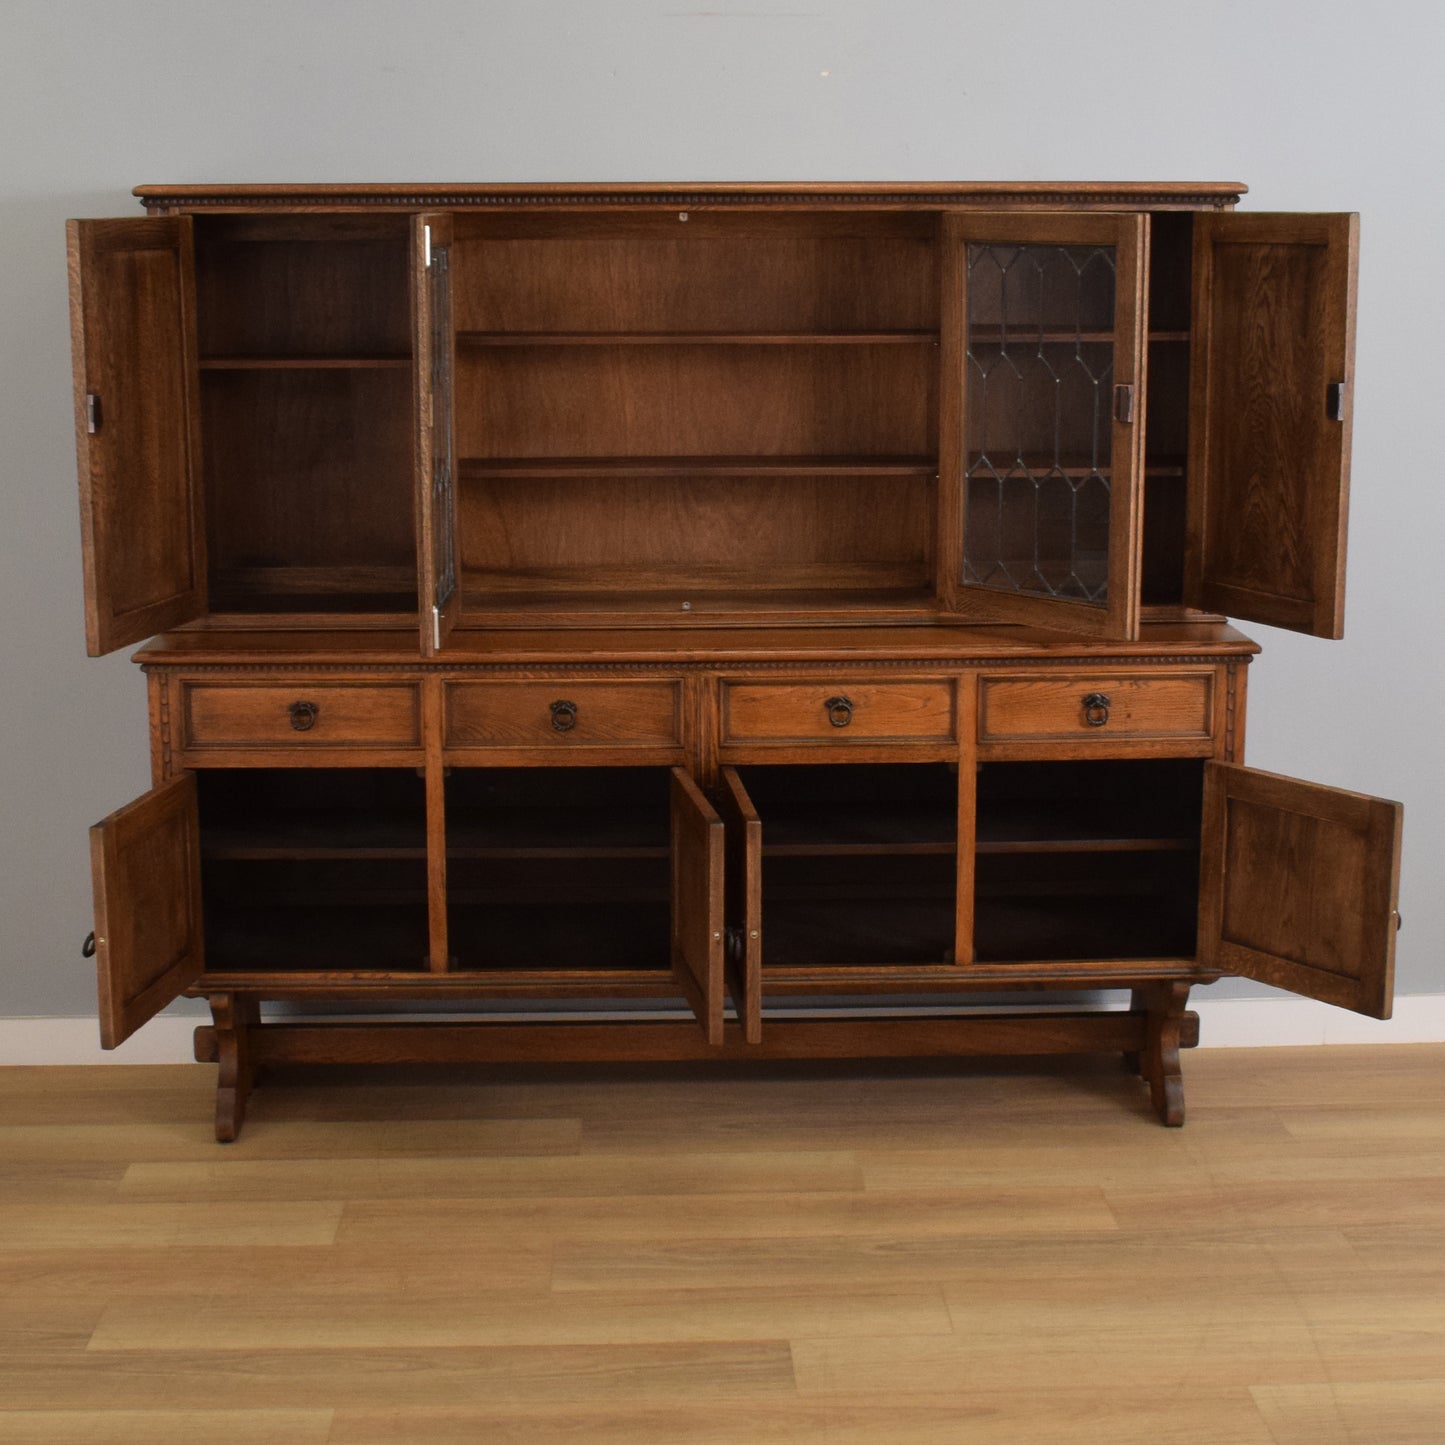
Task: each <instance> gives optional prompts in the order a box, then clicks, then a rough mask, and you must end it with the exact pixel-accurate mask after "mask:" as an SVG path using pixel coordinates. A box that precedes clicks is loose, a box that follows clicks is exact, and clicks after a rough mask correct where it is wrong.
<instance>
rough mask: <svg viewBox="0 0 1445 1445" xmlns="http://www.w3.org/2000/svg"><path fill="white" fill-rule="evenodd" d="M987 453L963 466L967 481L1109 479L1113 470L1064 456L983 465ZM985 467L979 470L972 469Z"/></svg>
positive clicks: (1027, 456)
mask: <svg viewBox="0 0 1445 1445" xmlns="http://www.w3.org/2000/svg"><path fill="white" fill-rule="evenodd" d="M987 456H988V453H987V452H982V451H981V452H974V453H972V454H971V455H970V457H969V458H968V461H967V463H966V467H965V473H964V479H965V480H966V481H970V482H972V481H979V480H982V481H995V480H999V479H1002V480H1003V481H1005V482H1029V483H1033V482H1035V481H1037V480H1038V478H1039V477H1040V476H1041V475H1042V476H1055V477H1094V476H1098V477H1110V476H1112V475H1113V471H1114V469H1113V468H1112V467H1109V466H1101V467H1096V466H1091V465H1090V464H1089V462H1088V460H1087V459H1086V458H1084V457H1064V458H1063V459H1061V460H1055V459H1054V458H1053V457H1047V456H1044V455H1042V454H1041V453H1029V452H1025V453H1024V454H1023V455H1022V456H1019V455H1015V456H1013V457H1000V458H999V459H998V461H997V462H992V461H990V462H988V463H985V462H984V458H985V457H987ZM977 467H984V470H982V471H975V470H974V468H977Z"/></svg>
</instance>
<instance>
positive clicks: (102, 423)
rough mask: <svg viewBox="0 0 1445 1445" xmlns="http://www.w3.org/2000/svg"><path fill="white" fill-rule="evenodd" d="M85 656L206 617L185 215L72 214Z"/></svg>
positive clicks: (191, 278)
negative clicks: (98, 217)
mask: <svg viewBox="0 0 1445 1445" xmlns="http://www.w3.org/2000/svg"><path fill="white" fill-rule="evenodd" d="M66 240H67V243H68V249H69V261H70V337H71V356H72V364H73V367H74V372H75V435H76V451H77V454H78V461H79V470H80V527H81V542H82V548H83V560H84V568H85V642H86V648H87V650H88V651H89V653H90V655H91V656H92V657H97V656H99V655H100V654H101V653H104V652H113V651H114V650H115V649H116V648H117V647H125V646H126V645H127V644H129V643H132V642H141V641H143V640H144V639H145V638H147V637H150V636H152V635H154V634H155V633H157V632H163V631H165V629H166V628H168V627H178V626H179V625H180V624H181V623H183V622H190V621H192V620H194V619H195V618H197V617H199V616H201V614H202V613H203V612H204V611H205V606H206V567H205V524H204V520H203V518H202V514H201V500H200V481H201V460H200V441H199V435H200V372H199V370H198V364H197V360H196V324H195V290H196V287H195V255H194V249H193V246H192V240H191V221H190V217H189V216H150V217H146V218H145V219H142V220H125V221H69V222H67V223H66Z"/></svg>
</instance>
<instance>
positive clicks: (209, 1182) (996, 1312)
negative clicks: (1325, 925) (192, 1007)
mask: <svg viewBox="0 0 1445 1445" xmlns="http://www.w3.org/2000/svg"><path fill="white" fill-rule="evenodd" d="M1441 1062H1442V1060H1441V1049H1440V1047H1439V1046H1435V1045H1420V1046H1410V1047H1391V1048H1387V1047H1374V1048H1354V1049H1342V1048H1331V1049H1280V1050H1259V1049H1252V1050H1222V1051H1213V1052H1205V1053H1203V1054H1201V1055H1199V1056H1198V1057H1197V1058H1196V1060H1195V1064H1194V1073H1195V1078H1194V1082H1193V1095H1194V1097H1193V1100H1192V1108H1193V1113H1194V1118H1193V1121H1192V1125H1191V1128H1190V1130H1189V1131H1187V1132H1186V1133H1184V1134H1173V1133H1168V1132H1166V1131H1163V1130H1150V1129H1140V1128H1139V1126H1138V1117H1137V1116H1138V1114H1139V1113H1141V1112H1143V1111H1145V1110H1147V1108H1148V1104H1147V1100H1146V1097H1145V1095H1144V1093H1143V1091H1142V1090H1141V1089H1140V1087H1139V1084H1138V1081H1137V1080H1136V1079H1132V1078H1130V1076H1129V1075H1128V1074H1126V1073H1125V1072H1124V1071H1123V1070H1121V1069H1119V1068H1118V1067H1117V1064H1115V1063H1113V1062H1105V1061H1099V1062H1097V1063H1091V1062H1085V1061H1070V1062H1063V1061H1059V1062H1056V1063H1053V1064H1040V1063H1029V1064H1027V1065H1014V1066H1003V1065H997V1064H995V1065H991V1066H986V1067H976V1068H971V1069H967V1070H963V1071H960V1070H957V1069H949V1070H947V1071H938V1070H932V1071H919V1070H916V1069H907V1068H900V1067H897V1066H894V1067H892V1068H887V1069H882V1070H876V1071H871V1072H867V1073H864V1072H861V1071H858V1070H856V1069H853V1068H850V1069H848V1070H846V1071H839V1070H825V1071H823V1072H815V1071H812V1070H805V1071H798V1070H793V1071H790V1072H788V1073H777V1072H772V1073H766V1072H763V1073H759V1072H753V1073H751V1074H749V1075H747V1076H743V1077H728V1078H715V1077H702V1076H698V1075H697V1074H696V1073H695V1072H688V1071H674V1072H672V1073H664V1074H659V1075H654V1076H652V1077H649V1078H639V1077H636V1076H629V1075H625V1074H623V1075H614V1076H612V1077H609V1078H604V1079H600V1080H599V1078H598V1077H597V1076H596V1075H595V1074H590V1075H583V1074H580V1073H577V1072H575V1071H574V1072H573V1073H571V1074H568V1073H567V1072H565V1071H563V1072H558V1071H556V1070H548V1071H546V1072H534V1073H533V1074H531V1075H529V1076H526V1077H522V1076H518V1075H517V1074H516V1073H515V1071H511V1072H508V1071H501V1070H490V1071H483V1072H481V1073H475V1072H474V1073H470V1074H465V1075H455V1076H452V1077H451V1079H450V1080H449V1081H446V1082H441V1083H440V1086H438V1084H439V1081H437V1080H436V1079H435V1078H434V1077H433V1078H431V1079H429V1080H422V1079H421V1078H420V1076H417V1075H415V1074H412V1075H408V1074H405V1073H397V1072H391V1073H386V1074H371V1075H365V1076H363V1075H356V1076H353V1077H351V1078H334V1079H331V1080H328V1081H324V1082H323V1081H318V1080H314V1079H313V1080H310V1081H306V1080H300V1081H298V1085H297V1088H298V1090H299V1091H300V1093H301V1094H302V1095H303V1097H299V1098H298V1097H297V1096H296V1095H295V1094H293V1093H291V1092H289V1091H284V1090H277V1091H274V1092H269V1093H268V1092H266V1091H263V1092H261V1093H259V1094H257V1095H256V1096H255V1100H254V1102H253V1117H252V1119H251V1121H250V1124H249V1125H248V1130H249V1132H248V1134H247V1135H246V1137H245V1138H244V1139H243V1140H242V1141H241V1142H239V1143H238V1144H237V1145H235V1146H234V1149H235V1150H236V1151H237V1152H234V1153H232V1152H227V1153H225V1154H224V1155H218V1154H217V1152H216V1150H215V1147H214V1145H213V1144H211V1143H210V1141H209V1131H208V1129H207V1128H206V1127H205V1122H204V1116H205V1115H206V1114H207V1113H208V1111H209V1096H210V1081H209V1078H208V1073H209V1071H207V1070H204V1069H200V1068H196V1067H176V1068H165V1069H154V1070H152V1069H147V1068H137V1067H127V1068H97V1069H69V1070H61V1069H48V1070H41V1069H30V1070H23V1069H7V1070H0V1118H4V1119H6V1120H7V1121H9V1122H8V1123H7V1124H6V1125H5V1128H6V1130H7V1132H6V1134H5V1137H4V1143H5V1154H4V1157H5V1159H6V1161H7V1163H6V1165H5V1170H4V1172H3V1173H0V1296H3V1299H4V1309H3V1310H0V1440H14V1441H17V1442H19V1441H23V1442H26V1445H29V1442H31V1441H36V1442H44V1441H75V1442H80V1441H84V1442H86V1445H90V1442H93V1441H100V1442H106V1441H117V1442H118V1441H126V1442H130V1441H133V1440H140V1439H143V1440H146V1441H152V1440H154V1441H157V1442H164V1441H170V1440H175V1441H191V1440H195V1439H198V1438H206V1437H207V1436H212V1435H213V1436H215V1437H217V1438H224V1439H227V1440H236V1441H240V1442H247V1441H251V1440H255V1441H263V1440H288V1441H289V1440H301V1441H305V1440H316V1441H318V1442H320V1441H328V1440H329V1441H332V1442H348V1441H358V1442H359V1441H378V1442H380V1441H388V1442H390V1441H393V1440H397V1439H406V1440H413V1439H414V1440H418V1441H430V1440H441V1441H472V1440H477V1439H486V1440H492V1439H495V1440H504V1441H505V1440H513V1439H516V1440H520V1439H524V1438H525V1439H528V1440H534V1441H539V1442H552V1441H556V1442H558V1445H560V1442H562V1441H564V1440H588V1441H592V1440H596V1441H601V1442H610V1441H616V1442H618V1445H622V1442H626V1445H651V1442H653V1441H656V1442H658V1445H661V1442H667V1445H674V1442H698V1445H701V1442H707V1445H734V1442H737V1441H741V1440H746V1441H748V1442H753V1441H758V1442H774V1441H776V1442H778V1445H784V1442H786V1445H800V1442H801V1445H840V1442H841V1445H875V1442H878V1441H884V1440H886V1441H888V1442H890V1445H892V1442H894V1441H898V1442H901V1445H914V1442H918V1445H924V1442H927V1445H954V1442H956V1441H957V1440H958V1439H959V1438H960V1434H959V1432H960V1430H961V1429H962V1430H964V1431H966V1435H967V1438H968V1439H969V1440H970V1442H972V1441H974V1440H977V1441H981V1442H983V1445H1036V1442H1038V1441H1041V1440H1044V1441H1054V1440H1057V1441H1061V1442H1062V1441H1080V1442H1085V1441H1090V1442H1092V1441H1095V1440H1099V1439H1107V1440H1110V1441H1117V1442H1121V1445H1158V1442H1159V1441H1161V1440H1168V1441H1171V1442H1177V1445H1220V1442H1230V1445H1236V1442H1237V1445H1336V1442H1340V1445H1435V1442H1436V1441H1437V1440H1438V1423H1439V1420H1440V1418H1441V1416H1442V1412H1445V1372H1442V1370H1441V1367H1440V1361H1441V1359H1442V1358H1445V1292H1442V1291H1441V1289H1440V1271H1439V1246H1440V1241H1441V1240H1442V1239H1445V1193H1442V1192H1441V1189H1440V1187H1439V1183H1440V1178H1441V1175H1442V1172H1445V1160H1442V1157H1441V1153H1442V1147H1445V1106H1442V1104H1441V1102H1440V1100H1439V1090H1438V1089H1437V1088H1435V1087H1434V1084H1435V1082H1436V1080H1437V1079H1438V1075H1439V1071H1440V1067H1441ZM1081 1079H1082V1080H1085V1081H1086V1082H1087V1084H1088V1087H1087V1088H1085V1089H1082V1090H1081V1089H1080V1088H1079V1082H1080V1080H1081ZM187 1097H189V1098H190V1099H191V1100H192V1102H193V1104H194V1108H192V1109H191V1110H190V1111H189V1122H187V1121H186V1116H187V1111H186V1110H185V1109H184V1108H179V1109H178V1100H183V1099H185V1098H187ZM60 1117H64V1118H67V1119H68V1120H69V1121H70V1122H69V1123H68V1124H67V1125H66V1126H64V1127H63V1128H56V1127H55V1122H54V1121H55V1120H56V1119H57V1118H60ZM178 1117H179V1118H180V1119H181V1122H179V1123H177V1119H178ZM304 1120H309V1121H310V1122H303V1121H304ZM548 1121H553V1122H555V1123H556V1124H558V1125H561V1124H563V1123H564V1122H565V1123H566V1128H565V1129H552V1128H551V1127H550V1126H549V1124H548ZM504 1124H506V1125H510V1128H511V1130H512V1132H511V1134H510V1135H508V1134H507V1133H501V1134H497V1133H492V1132H490V1131H493V1130H495V1129H496V1128H498V1127H499V1126H501V1125H504ZM479 1128H480V1129H481V1131H482V1132H477V1131H478V1129H479ZM409 1131H416V1132H415V1133H414V1135H413V1137H412V1138H411V1139H410V1140H408V1137H407V1136H408V1132H409ZM820 1138H821V1139H825V1140H826V1141H827V1143H828V1145H829V1148H828V1149H827V1150H826V1151H819V1150H817V1149H816V1147H814V1148H811V1149H810V1147H809V1144H810V1142H811V1143H812V1144H813V1145H816V1143H817V1141H818V1140H819V1139H820ZM1372 1141H1374V1142H1375V1143H1377V1144H1378V1145H1380V1146H1389V1147H1390V1148H1391V1149H1392V1150H1393V1152H1389V1153H1384V1152H1377V1154H1376V1157H1377V1159H1379V1160H1380V1161H1382V1168H1381V1169H1380V1170H1379V1171H1377V1175H1375V1176H1372V1175H1371V1174H1370V1173H1369V1172H1368V1171H1367V1170H1365V1169H1361V1170H1360V1171H1359V1174H1358V1177H1356V1178H1355V1179H1353V1180H1348V1181H1336V1182H1333V1183H1331V1182H1329V1181H1328V1177H1327V1176H1328V1173H1329V1171H1330V1170H1331V1169H1333V1168H1336V1167H1338V1166H1339V1165H1340V1163H1341V1161H1342V1160H1345V1159H1347V1158H1348V1157H1349V1155H1350V1154H1351V1153H1352V1152H1356V1151H1360V1150H1365V1151H1368V1150H1370V1149H1371V1147H1372ZM532 1143H535V1144H537V1145H540V1146H543V1147H545V1149H546V1150H547V1151H548V1152H546V1153H541V1154H536V1155H528V1154H525V1153H522V1154H517V1153H511V1152H506V1153H504V1154H503V1155H497V1154H495V1153H492V1152H491V1151H493V1150H495V1149H497V1148H500V1149H502V1150H503V1151H511V1150H512V1149H513V1148H522V1149H526V1148H528V1147H529V1146H530V1144H532ZM413 1146H421V1152H419V1153H417V1154H415V1155H412V1156H411V1157H402V1158H398V1157H397V1151H398V1150H402V1151H408V1152H409V1150H410V1149H411V1148H412V1147H413ZM556 1151H560V1152H556ZM97 1156H100V1157H103V1158H104V1159H106V1160H109V1161H114V1163H115V1165H116V1166H118V1167H119V1168H120V1169H122V1170H123V1171H124V1177H126V1178H127V1179H130V1180H131V1181H133V1184H134V1185H135V1186H143V1187H144V1191H145V1193H144V1194H140V1193H138V1189H137V1188H136V1187H132V1188H126V1189H118V1188H117V1186H116V1183H115V1181H114V1180H112V1182H111V1183H110V1185H109V1186H108V1187H109V1190H110V1192H109V1194H108V1195H99V1194H97V1195H96V1196H94V1197H93V1198H91V1199H89V1200H88V1201H86V1202H85V1203H83V1204H82V1203H78V1202H75V1201H74V1200H73V1198H72V1197H71V1191H72V1188H73V1183H72V1181H73V1179H74V1178H75V1177H76V1176H74V1175H73V1174H72V1175H68V1174H67V1173H66V1172H65V1170H66V1167H67V1166H70V1167H72V1168H85V1167H91V1166H90V1165H89V1164H88V1161H90V1160H92V1159H94V1158H95V1157H97ZM479 1158H480V1159H481V1161H482V1162H483V1163H484V1164H485V1165H486V1166H488V1167H489V1168H490V1167H492V1166H496V1165H504V1166H505V1167H506V1169H508V1170H509V1171H512V1172H511V1174H510V1176H509V1182H508V1184H507V1186H506V1187H505V1188H504V1189H502V1190H500V1191H499V1190H497V1189H495V1188H488V1189H475V1190H470V1192H466V1193H452V1194H451V1195H450V1197H445V1193H446V1191H447V1190H448V1189H449V1187H450V1186H449V1184H448V1179H449V1177H450V1179H451V1180H452V1181H453V1182H459V1181H462V1180H465V1179H466V1177H467V1175H468V1174H469V1173H470V1172H471V1171H473V1170H474V1169H475V1167H476V1163H477V1161H478V1159H479ZM1383 1161H1388V1162H1383ZM378 1171H379V1172H378ZM448 1171H451V1174H450V1176H449V1175H448ZM496 1177H497V1178H500V1177H502V1176H496ZM1246 1178H1248V1179H1249V1181H1250V1182H1247V1183H1246V1182H1245V1180H1246ZM98 1183H99V1181H98V1180H97V1184H98ZM378 1186H379V1187H378ZM438 1189H440V1190H442V1191H443V1195H442V1197H439V1195H438V1193H437V1191H438ZM469 1189H470V1186H469ZM720 1189H721V1192H719V1191H720ZM318 1191H319V1192H320V1193H323V1194H324V1193H328V1192H329V1197H324V1198H323V1197H318ZM146 1196H149V1197H146ZM18 1200H23V1201H24V1202H16V1201H18ZM1149 1280H1167V1287H1159V1288H1155V1287H1152V1286H1149V1285H1148V1284H1147V1281H1149ZM1141 1281H1144V1282H1146V1283H1144V1284H1142V1285H1141ZM1186 1400H1187V1404H1188V1408H1187V1409H1182V1408H1181V1401H1186Z"/></svg>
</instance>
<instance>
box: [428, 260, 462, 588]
mask: <svg viewBox="0 0 1445 1445" xmlns="http://www.w3.org/2000/svg"><path fill="white" fill-rule="evenodd" d="M428 274H429V276H430V278H431V404H432V416H431V423H432V528H433V532H434V540H433V544H432V567H433V569H434V575H433V577H432V579H431V580H432V601H433V602H434V603H435V604H436V606H437V608H438V609H441V608H443V607H445V606H446V604H447V603H448V602H450V601H451V599H452V594H453V593H455V592H456V590H457V575H456V560H455V559H456V542H455V534H456V487H455V482H454V477H453V462H454V460H455V459H454V457H453V455H452V453H453V446H454V444H453V440H452V433H453V427H452V276H451V258H450V254H449V252H448V251H447V248H446V247H445V246H438V247H434V248H433V250H432V255H431V270H430V272H429V273H428Z"/></svg>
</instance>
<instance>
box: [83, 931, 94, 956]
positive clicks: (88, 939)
mask: <svg viewBox="0 0 1445 1445" xmlns="http://www.w3.org/2000/svg"><path fill="white" fill-rule="evenodd" d="M80 956H81V957H82V958H94V957H95V934H93V933H87V934H86V935H85V942H84V943H82V944H81V945H80Z"/></svg>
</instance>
